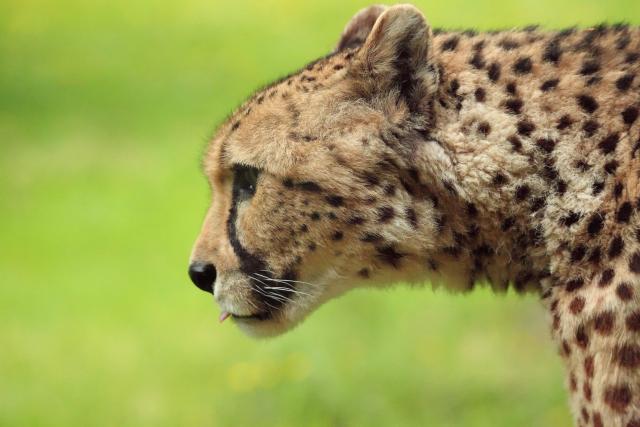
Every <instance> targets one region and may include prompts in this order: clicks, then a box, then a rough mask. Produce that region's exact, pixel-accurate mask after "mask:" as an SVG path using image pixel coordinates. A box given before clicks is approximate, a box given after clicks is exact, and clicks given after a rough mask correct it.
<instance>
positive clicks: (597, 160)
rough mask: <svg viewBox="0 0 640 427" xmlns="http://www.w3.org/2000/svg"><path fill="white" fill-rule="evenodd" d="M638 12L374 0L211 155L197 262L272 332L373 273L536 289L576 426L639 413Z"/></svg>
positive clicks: (246, 324)
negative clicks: (457, 8)
mask: <svg viewBox="0 0 640 427" xmlns="http://www.w3.org/2000/svg"><path fill="white" fill-rule="evenodd" d="M639 111H640V28H637V27H631V26H628V25H624V24H619V25H601V26H596V27H593V28H587V29H575V28H572V29H567V30H563V31H548V30H543V29H540V28H538V27H528V28H524V29H521V30H509V31H496V32H485V33H482V32H476V31H445V30H433V29H432V28H431V27H430V25H429V24H428V23H427V21H426V19H425V17H424V16H423V14H422V13H421V12H420V11H419V10H417V9H416V8H415V7H413V6H411V5H396V6H392V7H385V6H371V7H369V8H366V9H364V10H362V11H360V12H359V13H358V14H356V15H355V16H354V17H353V18H352V19H351V21H350V22H349V23H348V24H347V26H346V28H345V29H344V32H343V33H342V35H341V37H340V39H339V42H338V43H337V47H336V48H335V50H334V51H333V52H331V53H330V54H328V55H327V56H326V57H323V58H321V59H319V60H317V61H314V62H312V63H310V64H309V65H307V66H306V67H305V68H304V69H302V70H300V71H298V72H296V73H294V74H291V75H289V76H287V77H285V78H283V79H281V80H279V81H277V82H275V83H273V84H271V85H269V86H267V87H265V88H264V89H262V90H260V91H258V92H257V93H255V94H254V95H253V96H251V97H250V99H249V100H248V101H246V102H245V103H244V104H243V105H241V106H240V107H239V108H238V109H237V110H236V111H235V112H234V113H233V115H231V116H230V118H229V119H228V120H227V121H226V122H225V123H224V124H223V125H222V126H220V127H219V129H218V130H217V132H216V134H215V136H214V137H213V138H212V140H211V142H210V144H209V145H208V148H207V150H206V153H205V156H204V162H203V163H204V166H203V167H204V172H205V175H206V177H207V179H208V182H209V185H210V187H211V190H212V193H213V197H212V202H211V204H210V207H209V209H208V212H207V214H206V218H205V220H204V225H203V227H202V230H201V232H200V235H199V237H198V238H197V240H196V243H195V246H194V249H193V252H192V254H191V259H190V268H189V275H190V277H191V279H192V281H193V282H194V283H195V284H196V285H197V286H198V287H199V288H201V289H203V290H205V291H208V292H211V293H213V294H214V296H215V300H216V301H217V302H218V304H219V305H220V307H221V309H222V315H221V320H224V319H226V318H227V317H231V318H232V319H233V320H234V322H235V323H236V324H237V325H238V326H239V327H240V328H241V329H242V330H244V331H245V332H246V333H248V334H250V335H254V336H273V335H277V334H281V333H283V332H285V331H287V330H289V329H291V328H292V327H294V326H295V325H297V324H298V323H299V322H300V321H301V320H303V318H305V317H306V316H307V315H308V314H309V313H310V312H312V311H313V310H314V309H315V308H317V307H318V306H320V305H321V304H322V303H324V302H325V301H327V300H329V299H331V298H334V297H336V296H339V295H341V294H343V293H345V292H346V291H348V290H350V289H353V288H357V287H383V286H388V285H389V284H392V283H397V282H403V283H416V284H418V283H425V282H428V283H430V284H432V285H433V286H441V287H444V288H447V289H449V290H452V291H454V292H468V291H471V290H472V289H473V288H474V287H475V286H476V285H486V286H490V287H491V288H492V289H493V290H495V291H496V292H505V291H507V290H508V289H509V288H512V289H514V290H515V291H516V292H518V293H522V292H530V293H534V294H537V295H538V296H539V298H540V300H541V302H542V304H543V306H544V307H545V308H546V309H547V311H548V313H549V323H550V329H551V334H552V337H553V339H554V341H555V343H556V345H557V347H558V351H559V353H560V355H561V357H562V358H563V360H564V363H565V364H566V368H567V388H568V393H569V395H570V398H569V400H570V406H571V410H572V413H573V415H574V419H575V423H576V425H580V426H587V425H589V426H595V427H599V426H600V427H601V426H621V427H638V426H640V215H639V214H638V209H640V188H639V185H640V184H639V175H640V155H639V150H640V119H639V117H638V116H639Z"/></svg>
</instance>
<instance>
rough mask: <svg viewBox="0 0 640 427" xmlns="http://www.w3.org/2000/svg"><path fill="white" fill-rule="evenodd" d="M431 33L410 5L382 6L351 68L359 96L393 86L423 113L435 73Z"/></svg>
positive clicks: (412, 108)
mask: <svg viewBox="0 0 640 427" xmlns="http://www.w3.org/2000/svg"><path fill="white" fill-rule="evenodd" d="M432 47H433V34H432V31H431V27H430V26H429V24H428V23H427V21H426V19H425V17H424V16H423V15H422V13H421V12H420V11H419V10H418V9H416V8H415V7H414V6H412V5H397V6H392V7H390V8H388V9H387V10H385V11H384V12H383V13H382V14H381V15H380V16H379V17H378V19H377V20H376V22H375V24H374V26H373V28H372V29H371V31H370V32H369V35H368V36H367V39H366V40H365V42H364V44H363V45H362V47H361V48H360V50H359V51H358V54H357V57H356V62H355V63H354V66H353V67H352V68H351V72H352V73H353V75H352V76H353V77H354V80H355V81H356V82H358V83H357V86H358V89H359V90H360V91H361V92H362V93H361V95H363V96H365V97H366V96H374V95H376V94H380V93H381V92H384V91H391V90H396V91H397V92H398V93H399V95H400V96H401V97H402V98H403V99H404V100H405V102H406V104H407V107H408V108H409V110H410V111H411V112H412V113H427V112H428V111H427V110H429V104H430V103H431V102H430V100H431V99H432V98H433V95H434V94H435V92H436V90H437V88H438V83H439V75H438V71H437V67H436V66H435V63H434V61H433V58H432V56H433V49H432Z"/></svg>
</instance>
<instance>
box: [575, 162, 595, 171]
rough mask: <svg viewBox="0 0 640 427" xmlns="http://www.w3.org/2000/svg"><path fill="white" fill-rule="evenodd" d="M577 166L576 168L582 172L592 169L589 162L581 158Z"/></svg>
mask: <svg viewBox="0 0 640 427" xmlns="http://www.w3.org/2000/svg"><path fill="white" fill-rule="evenodd" d="M575 167H576V169H578V170H579V171H580V172H586V171H588V170H589V169H591V165H590V164H589V163H587V162H585V161H584V160H582V159H580V160H578V161H577V162H576V163H575Z"/></svg>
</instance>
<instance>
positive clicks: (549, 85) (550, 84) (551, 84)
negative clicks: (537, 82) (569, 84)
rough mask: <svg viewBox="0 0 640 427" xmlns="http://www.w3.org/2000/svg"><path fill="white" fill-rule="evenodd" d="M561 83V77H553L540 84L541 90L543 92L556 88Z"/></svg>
mask: <svg viewBox="0 0 640 427" xmlns="http://www.w3.org/2000/svg"><path fill="white" fill-rule="evenodd" d="M558 83H560V79H551V80H547V81H545V82H544V83H542V85H541V86H540V90H541V91H543V92H549V91H550V90H553V89H555V88H556V87H557V86H558Z"/></svg>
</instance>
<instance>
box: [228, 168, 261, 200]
mask: <svg viewBox="0 0 640 427" xmlns="http://www.w3.org/2000/svg"><path fill="white" fill-rule="evenodd" d="M259 175H260V171H259V170H258V169H256V168H254V167H251V166H243V165H236V166H235V167H234V168H233V196H234V197H235V198H237V200H238V201H242V200H246V199H250V198H251V197H252V196H253V195H254V194H255V192H256V187H257V182H258V176H259Z"/></svg>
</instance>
